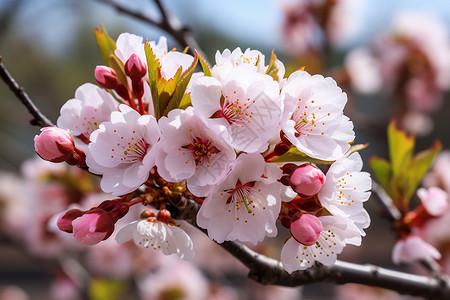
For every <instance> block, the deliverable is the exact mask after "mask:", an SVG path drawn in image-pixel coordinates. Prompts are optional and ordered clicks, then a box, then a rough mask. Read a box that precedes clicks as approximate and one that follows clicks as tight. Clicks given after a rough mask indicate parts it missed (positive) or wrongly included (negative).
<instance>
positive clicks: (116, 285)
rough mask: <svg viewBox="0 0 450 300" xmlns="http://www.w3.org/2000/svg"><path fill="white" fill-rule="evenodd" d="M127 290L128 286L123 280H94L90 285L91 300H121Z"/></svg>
mask: <svg viewBox="0 0 450 300" xmlns="http://www.w3.org/2000/svg"><path fill="white" fill-rule="evenodd" d="M126 289H127V284H126V283H125V282H123V281H121V280H113V279H111V280H108V279H93V280H92V281H91V282H90V285H89V291H88V292H89V299H92V300H119V299H122V296H123V294H124V293H125V292H126Z"/></svg>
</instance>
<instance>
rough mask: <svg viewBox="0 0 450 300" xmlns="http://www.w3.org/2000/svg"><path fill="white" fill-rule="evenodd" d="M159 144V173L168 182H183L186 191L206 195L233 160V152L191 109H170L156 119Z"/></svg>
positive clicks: (228, 168)
mask: <svg viewBox="0 0 450 300" xmlns="http://www.w3.org/2000/svg"><path fill="white" fill-rule="evenodd" d="M159 125H160V129H161V141H160V145H161V148H162V150H163V151H164V152H160V154H161V153H162V155H160V156H159V157H158V159H157V160H156V165H157V167H158V172H159V174H160V175H161V176H162V177H163V178H164V179H166V180H168V181H173V182H178V181H181V180H184V179H187V186H188V188H189V190H190V191H191V192H192V193H194V194H195V195H197V196H199V197H200V196H206V194H207V190H208V188H207V187H208V186H211V185H214V184H216V183H217V182H218V181H219V180H221V179H222V178H223V177H224V175H225V174H226V173H227V172H228V171H229V170H230V169H231V166H232V165H233V164H234V161H235V160H236V154H235V153H234V151H233V149H232V148H231V147H230V146H229V145H227V144H226V143H225V142H224V141H223V140H222V139H221V138H220V137H218V136H217V133H216V132H214V131H212V130H211V129H209V128H208V126H207V124H206V123H205V122H204V121H202V119H201V118H200V116H199V115H198V112H197V111H196V110H194V108H193V107H188V108H187V109H186V110H184V111H183V110H179V109H175V110H172V111H171V112H170V113H169V115H168V117H163V118H161V119H160V120H159Z"/></svg>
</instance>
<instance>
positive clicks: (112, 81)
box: [95, 66, 120, 90]
mask: <svg viewBox="0 0 450 300" xmlns="http://www.w3.org/2000/svg"><path fill="white" fill-rule="evenodd" d="M95 80H97V82H98V84H99V85H100V86H101V87H102V88H105V89H113V90H115V89H116V88H117V87H118V86H119V85H120V80H119V78H118V77H117V73H116V71H114V69H113V68H110V67H107V66H97V67H96V68H95Z"/></svg>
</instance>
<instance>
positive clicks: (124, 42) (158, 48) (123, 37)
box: [114, 32, 167, 64]
mask: <svg viewBox="0 0 450 300" xmlns="http://www.w3.org/2000/svg"><path fill="white" fill-rule="evenodd" d="M150 45H151V46H152V50H153V51H155V52H156V53H161V54H163V53H164V52H166V51H167V39H166V38H165V37H161V38H160V39H159V42H158V44H156V43H155V42H153V41H152V42H150ZM114 54H115V55H116V56H117V57H118V58H119V59H120V60H121V61H122V62H123V63H124V64H125V63H126V61H127V60H128V59H129V58H130V56H131V55H133V54H136V55H137V56H138V57H139V58H140V60H141V61H142V62H144V63H145V64H146V63H147V57H146V56H145V50H144V38H143V37H141V36H138V35H135V34H132V33H128V32H124V33H122V34H120V35H119V36H118V37H117V41H116V50H114Z"/></svg>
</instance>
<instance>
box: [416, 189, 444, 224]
mask: <svg viewBox="0 0 450 300" xmlns="http://www.w3.org/2000/svg"><path fill="white" fill-rule="evenodd" d="M417 195H418V196H419V198H420V200H421V201H422V205H423V207H424V208H425V210H426V211H427V213H429V214H430V215H432V216H433V217H439V216H442V215H443V214H444V213H445V212H446V211H447V208H448V200H447V197H448V195H447V193H446V192H444V191H443V190H441V189H440V188H438V187H430V188H429V189H424V188H420V189H418V190H417Z"/></svg>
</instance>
